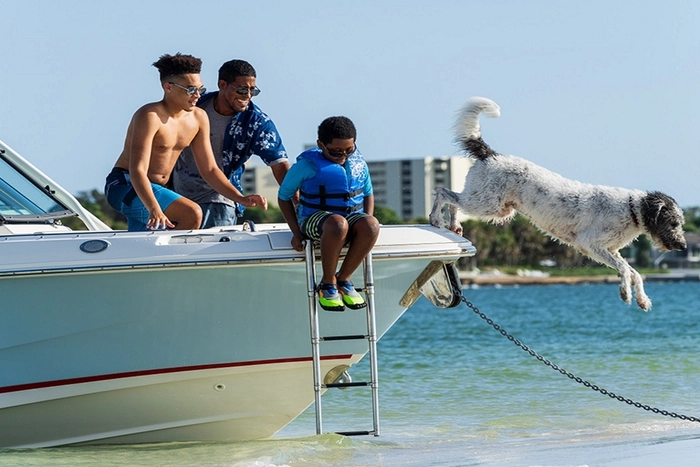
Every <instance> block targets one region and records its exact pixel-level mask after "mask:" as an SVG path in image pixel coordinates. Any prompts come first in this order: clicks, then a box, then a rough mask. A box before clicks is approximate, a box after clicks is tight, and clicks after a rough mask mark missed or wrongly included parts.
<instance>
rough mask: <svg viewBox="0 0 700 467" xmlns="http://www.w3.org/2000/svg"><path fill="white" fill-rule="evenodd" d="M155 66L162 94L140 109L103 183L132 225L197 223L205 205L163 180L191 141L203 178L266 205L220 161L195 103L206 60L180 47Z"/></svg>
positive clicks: (241, 199) (230, 194) (243, 200)
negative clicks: (233, 179) (244, 190)
mask: <svg viewBox="0 0 700 467" xmlns="http://www.w3.org/2000/svg"><path fill="white" fill-rule="evenodd" d="M153 66H155V67H156V68H157V69H158V71H159V72H160V81H161V86H162V87H163V91H164V95H163V99H162V100H161V101H159V102H153V103H150V104H146V105H144V106H143V107H141V108H140V109H138V110H137V111H136V113H135V114H134V116H133V117H132V119H131V123H130V124H129V128H128V130H127V134H126V140H125V142H124V150H123V151H122V153H121V155H120V156H119V158H118V159H117V162H116V163H115V164H114V169H113V170H112V172H111V173H110V174H109V175H108V176H107V181H106V184H105V196H106V198H107V201H108V202H109V204H110V206H112V207H113V208H114V209H116V210H118V211H119V212H121V213H122V214H124V215H125V216H126V217H127V219H128V222H129V230H151V229H166V228H173V229H185V230H189V229H198V228H199V226H200V224H201V222H202V210H201V209H200V207H199V206H198V205H197V203H195V202H193V201H191V200H189V199H187V198H185V197H183V196H181V195H179V194H177V193H175V192H174V191H172V190H169V189H168V188H166V187H165V186H164V185H165V184H166V183H167V182H168V179H169V178H170V174H171V173H172V170H173V167H174V166H175V162H176V161H177V158H178V156H179V155H180V152H182V150H183V148H185V147H187V146H191V148H192V152H193V154H194V158H195V162H196V164H197V168H198V170H199V172H200V173H201V175H202V178H204V180H205V181H206V182H207V183H208V184H209V185H210V186H211V187H212V188H214V189H215V190H216V191H218V192H219V193H221V194H222V195H224V196H226V197H227V198H229V199H232V200H234V201H236V202H237V203H240V204H242V205H244V206H247V207H252V206H263V207H264V208H265V209H267V200H266V199H265V198H264V197H263V196H261V195H256V194H253V195H249V196H243V195H242V194H241V192H240V191H239V190H238V189H236V188H235V187H234V186H233V185H231V183H230V182H229V181H228V179H227V178H226V176H225V175H224V173H223V172H222V171H221V169H220V168H219V167H218V166H217V165H216V162H215V159H214V154H213V152H212V149H211V143H210V141H209V119H208V117H207V114H206V113H205V112H204V110H202V109H200V108H198V107H197V106H196V104H197V101H198V100H199V97H200V96H201V95H202V94H203V93H204V92H205V88H204V87H203V86H202V80H201V77H200V76H199V73H200V70H201V66H202V61H201V60H200V59H198V58H195V57H193V56H191V55H183V54H179V53H178V54H175V55H163V56H161V57H160V59H159V60H158V61H157V62H155V63H154V64H153Z"/></svg>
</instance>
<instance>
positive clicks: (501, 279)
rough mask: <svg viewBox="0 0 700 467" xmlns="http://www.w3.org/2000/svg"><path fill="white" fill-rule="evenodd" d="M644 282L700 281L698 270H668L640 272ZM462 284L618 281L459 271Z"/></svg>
mask: <svg viewBox="0 0 700 467" xmlns="http://www.w3.org/2000/svg"><path fill="white" fill-rule="evenodd" d="M642 278H643V279H644V281H645V282H681V281H688V282H700V272H692V273H686V272H677V273H674V272H669V273H666V274H646V275H645V274H642ZM460 281H461V282H462V285H465V286H471V285H552V284H571V285H573V284H615V283H618V282H619V281H620V278H619V277H617V275H614V274H611V275H599V276H545V275H541V276H528V275H522V276H518V275H512V274H500V275H495V274H493V275H492V274H477V275H474V274H469V273H465V274H462V273H460Z"/></svg>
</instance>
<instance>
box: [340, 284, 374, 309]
mask: <svg viewBox="0 0 700 467" xmlns="http://www.w3.org/2000/svg"><path fill="white" fill-rule="evenodd" d="M338 292H340V295H341V296H342V297H343V303H345V306H346V307H348V308H350V309H352V310H359V309H360V308H364V307H366V306H367V303H365V300H364V299H363V298H362V295H360V294H359V293H357V290H355V286H354V285H352V282H350V281H338Z"/></svg>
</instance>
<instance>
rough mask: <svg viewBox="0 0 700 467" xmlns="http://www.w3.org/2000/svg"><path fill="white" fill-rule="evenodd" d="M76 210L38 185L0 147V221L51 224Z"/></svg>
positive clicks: (46, 188)
mask: <svg viewBox="0 0 700 467" xmlns="http://www.w3.org/2000/svg"><path fill="white" fill-rule="evenodd" d="M75 216H78V213H76V212H75V211H73V210H72V209H70V208H68V207H67V206H66V205H65V204H64V203H62V202H61V201H60V200H59V199H58V198H57V197H56V196H54V192H53V191H52V190H51V187H50V186H48V185H47V186H45V187H42V186H41V185H39V184H38V183H37V182H36V181H35V180H34V179H33V178H32V177H31V176H29V175H28V174H27V173H25V172H24V171H23V170H22V169H21V168H20V167H18V166H17V165H16V164H14V163H13V161H12V160H11V159H10V158H8V157H7V156H6V154H5V151H2V150H0V224H53V223H56V222H57V219H61V218H64V217H75Z"/></svg>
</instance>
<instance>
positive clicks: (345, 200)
mask: <svg viewBox="0 0 700 467" xmlns="http://www.w3.org/2000/svg"><path fill="white" fill-rule="evenodd" d="M299 159H306V160H308V161H311V162H313V164H314V165H315V166H316V169H317V172H316V175H315V176H314V177H313V178H310V179H308V180H305V181H304V183H303V184H302V185H301V190H300V192H299V208H298V209H299V211H298V213H299V217H300V218H305V217H308V216H310V215H311V214H313V213H314V212H316V211H330V212H333V213H336V214H341V215H343V216H347V215H348V214H350V213H353V212H363V210H364V205H363V203H364V198H365V197H364V194H363V191H364V185H365V178H366V177H365V176H364V175H365V173H366V169H365V168H366V164H365V160H364V159H363V158H362V155H361V154H360V152H359V151H355V152H354V153H353V154H351V155H350V157H348V159H347V160H346V161H345V164H343V165H340V164H338V163H336V162H332V161H329V160H328V159H326V158H325V157H323V153H322V151H321V149H319V148H313V149H309V150H308V151H304V152H303V153H301V154H299V156H298V157H297V160H299ZM348 171H349V173H350V174H351V176H350V177H348Z"/></svg>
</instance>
